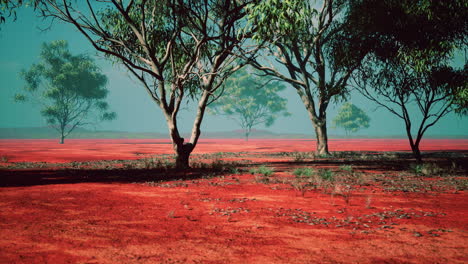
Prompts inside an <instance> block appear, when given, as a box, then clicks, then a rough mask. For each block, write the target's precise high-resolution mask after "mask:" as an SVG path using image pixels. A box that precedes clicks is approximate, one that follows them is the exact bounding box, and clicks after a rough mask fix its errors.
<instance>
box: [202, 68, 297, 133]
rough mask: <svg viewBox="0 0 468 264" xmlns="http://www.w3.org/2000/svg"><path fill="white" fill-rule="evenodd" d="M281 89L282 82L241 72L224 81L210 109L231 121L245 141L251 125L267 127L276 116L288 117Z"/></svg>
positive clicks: (285, 101)
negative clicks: (243, 135)
mask: <svg viewBox="0 0 468 264" xmlns="http://www.w3.org/2000/svg"><path fill="white" fill-rule="evenodd" d="M265 82H266V83H265ZM284 89H285V86H284V85H282V84H281V83H278V82H268V81H266V80H265V78H261V77H259V76H258V75H255V74H254V73H253V72H249V71H248V70H246V69H242V70H239V71H237V72H236V73H235V74H234V75H232V76H231V77H230V78H228V79H227V80H226V82H225V83H224V90H223V95H222V96H221V97H220V98H219V99H218V100H217V101H215V102H214V103H213V104H211V105H210V106H209V107H210V110H211V111H212V112H213V113H214V114H222V115H226V116H229V117H230V118H232V119H234V120H235V121H236V122H237V123H238V124H239V125H240V126H241V127H242V129H243V130H244V134H245V140H248V139H249V135H250V132H251V131H252V128H253V127H254V126H257V125H260V124H264V125H265V126H267V127H269V126H271V125H272V124H273V123H274V121H275V119H276V118H277V117H278V116H279V115H283V116H287V115H289V113H288V112H287V111H286V104H287V100H286V99H285V98H283V97H281V96H279V95H278V92H280V91H283V90H284Z"/></svg>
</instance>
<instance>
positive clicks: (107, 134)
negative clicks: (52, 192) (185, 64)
mask: <svg viewBox="0 0 468 264" xmlns="http://www.w3.org/2000/svg"><path fill="white" fill-rule="evenodd" d="M182 135H183V136H184V137H186V138H188V137H189V136H190V134H189V133H182ZM54 138H58V133H57V131H56V130H54V129H53V128H49V127H26V128H0V139H54ZM68 138H109V139H116V138H135V139H139V138H141V139H145V138H156V139H159V138H163V139H166V138H169V136H168V135H167V134H166V133H158V132H125V131H100V130H98V131H93V130H89V129H84V128H77V129H75V131H73V133H71V134H70V136H69V137H68ZM201 138H244V132H243V131H242V130H232V131H219V132H203V131H202V136H201ZM249 138H252V139H253V138H257V139H261V138H268V139H274V138H278V139H279V138H285V139H286V138H290V139H294V138H315V135H314V134H313V133H312V132H311V134H295V133H274V132H271V131H268V130H257V129H254V130H252V133H251V134H250V136H249ZM329 138H330V139H333V138H406V135H395V136H392V135H381V136H379V135H353V134H352V135H348V136H347V135H329ZM425 138H468V135H431V136H427V137H425Z"/></svg>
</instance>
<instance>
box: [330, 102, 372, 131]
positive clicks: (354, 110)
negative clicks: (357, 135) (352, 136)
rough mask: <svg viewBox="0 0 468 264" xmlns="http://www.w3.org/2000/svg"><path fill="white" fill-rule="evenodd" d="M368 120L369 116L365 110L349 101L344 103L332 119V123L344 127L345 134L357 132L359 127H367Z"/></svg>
mask: <svg viewBox="0 0 468 264" xmlns="http://www.w3.org/2000/svg"><path fill="white" fill-rule="evenodd" d="M369 122H370V118H369V116H368V115H367V114H366V112H364V111H363V110H362V109H361V108H359V107H357V106H355V105H354V104H352V103H350V102H346V103H344V104H343V105H342V106H341V108H340V110H338V115H337V116H336V117H335V118H334V119H333V125H334V126H335V127H342V128H344V129H345V131H346V134H348V133H349V132H357V131H359V130H360V129H361V128H369Z"/></svg>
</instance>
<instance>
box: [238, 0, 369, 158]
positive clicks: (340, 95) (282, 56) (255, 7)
mask: <svg viewBox="0 0 468 264" xmlns="http://www.w3.org/2000/svg"><path fill="white" fill-rule="evenodd" d="M348 5H349V1H344V0H333V1H332V0H322V1H304V0H287V1H281V0H266V1H260V2H259V3H251V4H250V5H249V6H248V8H247V12H248V20H249V21H248V22H249V23H248V27H247V29H248V30H250V29H252V30H253V39H254V40H256V42H257V43H258V44H259V45H262V46H261V47H262V50H261V51H260V56H257V58H258V59H250V60H249V62H250V63H251V65H253V66H254V67H255V68H257V69H259V70H261V71H263V73H264V74H266V75H270V76H272V77H273V78H275V79H280V80H282V81H284V82H287V83H289V84H290V85H291V86H292V87H294V88H295V90H296V92H297V94H298V95H299V97H300V98H301V101H302V102H303V104H304V106H305V108H306V110H307V112H308V115H309V117H310V120H311V122H312V123H313V126H314V127H315V130H316V135H317V142H318V144H317V152H318V153H320V154H327V153H328V142H327V135H326V134H327V131H326V125H327V124H326V123H327V117H326V114H327V108H328V106H329V104H330V102H338V101H340V100H343V99H345V98H346V97H347V96H348V95H349V89H348V80H349V78H350V75H351V73H352V72H353V71H354V70H355V69H356V67H357V66H358V65H359V64H360V61H361V60H362V56H352V57H351V55H354V53H351V52H349V51H345V52H341V53H340V55H339V56H336V55H335V54H336V53H337V49H338V48H339V47H340V45H339V43H340V41H341V38H338V39H337V37H341V36H342V35H343V36H344V34H341V31H342V29H343V27H344V26H343V23H342V18H343V14H344V10H346V8H347V6H348ZM272 58H273V59H272ZM338 58H341V59H338ZM345 60H346V63H344V62H343V61H345Z"/></svg>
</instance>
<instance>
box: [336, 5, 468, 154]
mask: <svg viewBox="0 0 468 264" xmlns="http://www.w3.org/2000/svg"><path fill="white" fill-rule="evenodd" d="M352 3H353V4H352V8H350V12H349V13H348V14H347V21H348V23H347V27H346V32H347V35H348V40H349V41H346V42H343V46H349V47H354V43H356V42H360V43H365V44H361V45H364V46H366V47H367V48H368V49H369V52H368V55H367V57H366V59H365V60H364V63H363V66H362V67H361V68H360V70H359V71H358V72H356V73H355V76H354V78H353V79H354V81H355V84H356V88H357V89H358V90H359V91H360V92H361V93H362V94H363V95H364V96H366V97H367V98H369V99H371V100H372V101H374V102H376V103H377V104H378V105H380V106H382V107H384V108H385V109H387V110H388V111H390V112H391V113H392V114H394V115H395V116H397V117H399V118H401V119H402V120H403V121H404V124H405V128H406V133H407V136H408V140H409V142H410V145H411V148H412V150H413V153H414V156H415V158H416V159H417V160H421V154H420V151H419V144H420V141H421V139H422V137H423V135H424V133H425V132H426V131H427V129H429V128H430V127H432V126H433V125H434V124H435V123H437V122H438V121H439V120H440V119H441V118H442V117H444V116H445V115H447V114H448V113H449V112H451V111H452V110H453V109H454V106H455V107H456V106H458V111H459V112H463V105H466V101H465V102H464V101H463V100H464V99H463V94H464V93H465V92H464V91H465V89H466V87H467V84H466V80H467V79H466V76H467V73H466V61H465V67H464V68H463V69H460V68H457V67H454V66H453V65H452V59H453V56H454V53H455V52H456V51H457V50H459V49H466V43H467V38H468V34H467V33H468V26H467V25H468V22H467V21H466V19H461V18H462V17H466V15H467V14H468V13H467V7H468V6H467V5H468V3H466V1H462V0H454V1H450V3H446V2H441V1H434V0H418V1H412V0H411V1H410V0H404V1H393V0H382V1H377V0H359V1H352ZM389 19H391V20H389ZM388 21H392V23H388ZM349 50H352V49H349ZM418 113H419V114H418ZM418 122H419V123H418ZM415 123H416V125H415ZM414 128H415V129H414Z"/></svg>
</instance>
